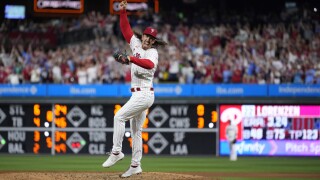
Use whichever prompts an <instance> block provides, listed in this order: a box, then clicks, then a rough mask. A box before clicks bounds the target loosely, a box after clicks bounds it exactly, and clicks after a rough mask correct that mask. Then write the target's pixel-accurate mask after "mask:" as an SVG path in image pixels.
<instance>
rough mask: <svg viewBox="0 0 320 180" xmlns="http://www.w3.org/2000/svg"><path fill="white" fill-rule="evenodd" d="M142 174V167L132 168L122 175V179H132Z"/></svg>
mask: <svg viewBox="0 0 320 180" xmlns="http://www.w3.org/2000/svg"><path fill="white" fill-rule="evenodd" d="M141 173H142V169H141V166H137V167H132V166H130V168H129V169H128V170H127V171H126V172H125V173H123V174H121V175H120V177H121V178H126V177H130V176H132V175H139V174H141Z"/></svg>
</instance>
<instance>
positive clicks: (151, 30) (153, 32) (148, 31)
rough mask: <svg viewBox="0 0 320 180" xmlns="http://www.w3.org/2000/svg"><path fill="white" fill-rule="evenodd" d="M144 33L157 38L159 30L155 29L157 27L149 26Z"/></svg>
mask: <svg viewBox="0 0 320 180" xmlns="http://www.w3.org/2000/svg"><path fill="white" fill-rule="evenodd" d="M143 34H148V35H150V36H152V37H154V38H157V34H158V31H157V30H156V29H155V28H152V27H147V28H146V29H145V30H144V31H143Z"/></svg>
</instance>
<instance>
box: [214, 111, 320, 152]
mask: <svg viewBox="0 0 320 180" xmlns="http://www.w3.org/2000/svg"><path fill="white" fill-rule="evenodd" d="M228 120H231V121H232V122H233V123H234V124H236V125H237V127H238V132H239V133H238V137H237V140H238V141H237V152H238V154H239V155H263V156H268V155H280V156H320V141H319V140H320V106H318V105H220V154H221V155H227V154H229V148H228V143H227V141H226V136H225V128H226V126H227V125H228Z"/></svg>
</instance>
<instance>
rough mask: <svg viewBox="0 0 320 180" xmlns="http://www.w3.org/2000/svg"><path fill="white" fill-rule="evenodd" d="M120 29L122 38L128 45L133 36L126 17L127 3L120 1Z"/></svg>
mask: <svg viewBox="0 0 320 180" xmlns="http://www.w3.org/2000/svg"><path fill="white" fill-rule="evenodd" d="M119 6H120V29H121V32H122V35H123V37H124V38H125V39H126V41H127V43H129V44H130V40H131V38H132V36H133V31H132V29H131V26H130V23H129V20H128V16H127V11H126V8H127V1H121V3H120V5H119Z"/></svg>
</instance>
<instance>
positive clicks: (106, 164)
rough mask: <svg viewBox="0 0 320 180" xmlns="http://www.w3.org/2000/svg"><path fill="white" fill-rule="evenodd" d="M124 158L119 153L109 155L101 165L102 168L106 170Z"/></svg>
mask: <svg viewBox="0 0 320 180" xmlns="http://www.w3.org/2000/svg"><path fill="white" fill-rule="evenodd" d="M123 158H124V154H123V153H122V152H120V153H119V154H118V155H115V154H113V153H110V156H109V158H108V159H107V160H106V161H105V162H104V163H103V164H102V167H105V168H108V167H111V166H113V165H114V164H116V163H117V162H118V161H120V160H122V159H123Z"/></svg>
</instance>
